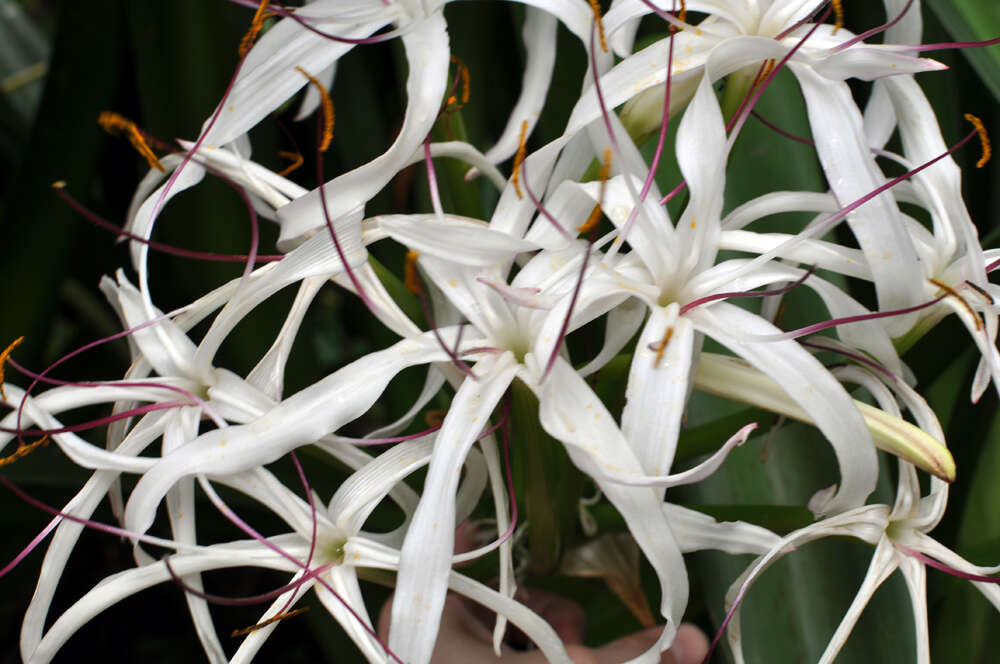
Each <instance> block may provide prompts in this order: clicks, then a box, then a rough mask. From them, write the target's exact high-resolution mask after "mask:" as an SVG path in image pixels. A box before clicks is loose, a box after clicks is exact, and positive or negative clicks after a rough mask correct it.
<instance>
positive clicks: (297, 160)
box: [278, 150, 303, 177]
mask: <svg viewBox="0 0 1000 664" xmlns="http://www.w3.org/2000/svg"><path fill="white" fill-rule="evenodd" d="M278 155H279V156H280V157H281V158H282V159H290V160H291V162H292V163H290V164H289V165H288V166H285V167H284V168H283V169H281V170H280V171H278V175H280V176H281V177H285V176H286V175H288V174H289V173H291V172H292V171H294V170H295V169H296V168H298V167H299V166H301V165H302V162H303V159H302V155H301V154H299V153H298V152H289V151H288V150H281V151H280V152H278Z"/></svg>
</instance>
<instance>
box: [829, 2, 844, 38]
mask: <svg viewBox="0 0 1000 664" xmlns="http://www.w3.org/2000/svg"><path fill="white" fill-rule="evenodd" d="M830 4H832V5H833V15H834V16H835V17H836V18H835V19H834V23H833V34H837V30H840V29H841V28H842V27H844V2H843V0H832V1H831V3H830Z"/></svg>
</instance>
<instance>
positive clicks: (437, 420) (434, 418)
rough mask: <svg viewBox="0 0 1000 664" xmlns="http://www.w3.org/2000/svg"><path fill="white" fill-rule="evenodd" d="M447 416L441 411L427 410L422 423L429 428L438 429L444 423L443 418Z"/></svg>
mask: <svg viewBox="0 0 1000 664" xmlns="http://www.w3.org/2000/svg"><path fill="white" fill-rule="evenodd" d="M447 414H448V413H446V412H445V411H443V410H429V411H427V412H426V413H425V414H424V422H426V423H427V426H429V427H431V428H434V427H440V426H441V425H442V424H443V423H444V416H445V415H447Z"/></svg>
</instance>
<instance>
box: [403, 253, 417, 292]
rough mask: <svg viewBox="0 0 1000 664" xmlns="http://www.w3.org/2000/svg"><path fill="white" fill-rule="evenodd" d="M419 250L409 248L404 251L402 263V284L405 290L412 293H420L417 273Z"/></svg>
mask: <svg viewBox="0 0 1000 664" xmlns="http://www.w3.org/2000/svg"><path fill="white" fill-rule="evenodd" d="M418 258H420V252H419V251H415V250H413V249H411V250H410V251H408V252H406V263H405V264H404V265H403V284H404V285H405V286H406V290H408V291H410V292H411V293H413V294H414V295H420V275H419V274H418V273H417V259H418Z"/></svg>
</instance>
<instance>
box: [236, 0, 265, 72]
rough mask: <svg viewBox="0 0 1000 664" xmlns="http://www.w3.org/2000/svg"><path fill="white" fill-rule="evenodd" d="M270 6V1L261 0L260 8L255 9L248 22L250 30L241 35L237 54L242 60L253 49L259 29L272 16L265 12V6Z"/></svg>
mask: <svg viewBox="0 0 1000 664" xmlns="http://www.w3.org/2000/svg"><path fill="white" fill-rule="evenodd" d="M269 4H271V0H261V3H260V6H259V7H257V11H256V12H254V15H253V20H251V21H250V29H249V30H247V33H246V34H245V35H243V38H242V39H241V40H240V48H239V54H240V57H241V58H242V57H243V56H244V55H246V54H247V53H248V52H249V51H250V49H251V47H253V42H254V40H255V39H257V35H258V34H259V33H260V30H261V28H263V27H264V21H265V20H266V19H267V18H269V17H270V16H272V14H271V13H270V12H268V11H267V6H268V5H269Z"/></svg>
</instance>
